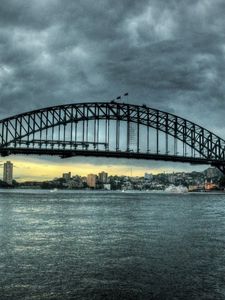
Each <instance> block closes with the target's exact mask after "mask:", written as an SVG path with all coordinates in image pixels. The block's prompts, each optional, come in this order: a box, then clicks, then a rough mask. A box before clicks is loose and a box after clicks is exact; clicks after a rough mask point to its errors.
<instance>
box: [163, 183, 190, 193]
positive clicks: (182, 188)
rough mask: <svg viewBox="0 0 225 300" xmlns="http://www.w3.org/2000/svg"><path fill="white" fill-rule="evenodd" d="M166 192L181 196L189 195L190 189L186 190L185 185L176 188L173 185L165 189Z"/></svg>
mask: <svg viewBox="0 0 225 300" xmlns="http://www.w3.org/2000/svg"><path fill="white" fill-rule="evenodd" d="M165 192H167V193H178V194H180V193H187V192H188V189H187V188H186V186H183V185H178V186H175V185H174V184H171V185H169V186H168V187H167V188H165Z"/></svg>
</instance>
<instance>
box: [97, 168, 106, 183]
mask: <svg viewBox="0 0 225 300" xmlns="http://www.w3.org/2000/svg"><path fill="white" fill-rule="evenodd" d="M98 180H99V182H100V183H107V181H108V173H106V172H104V171H103V172H101V173H99V174H98Z"/></svg>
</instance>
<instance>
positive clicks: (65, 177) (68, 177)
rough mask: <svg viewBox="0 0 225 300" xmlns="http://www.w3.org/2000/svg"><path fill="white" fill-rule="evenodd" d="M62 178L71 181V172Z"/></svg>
mask: <svg viewBox="0 0 225 300" xmlns="http://www.w3.org/2000/svg"><path fill="white" fill-rule="evenodd" d="M62 178H63V179H65V180H70V179H71V172H68V173H63V175H62Z"/></svg>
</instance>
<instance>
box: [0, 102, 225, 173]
mask: <svg viewBox="0 0 225 300" xmlns="http://www.w3.org/2000/svg"><path fill="white" fill-rule="evenodd" d="M10 154H38V155H42V154H44V155H58V156H60V157H63V158H64V157H71V156H100V157H117V158H119V157H125V158H135V159H153V160H164V161H174V162H189V163H192V164H210V165H212V166H215V167H217V168H218V169H219V170H220V171H221V172H222V173H223V174H225V140H223V139H222V138H220V137H218V136H217V135H215V134H213V133H212V132H210V131H209V130H207V129H205V128H203V127H201V126H199V125H197V124H195V123H193V122H191V121H188V120H186V119H184V118H181V117H179V116H176V115H174V114H170V113H167V112H163V111H160V110H157V109H153V108H150V107H147V106H146V105H142V106H140V105H133V104H126V103H118V102H114V101H111V102H90V103H74V104H68V105H59V106H52V107H47V108H43V109H38V110H33V111H29V112H25V113H22V114H18V115H15V116H11V117H9V118H6V119H3V120H0V155H1V156H8V155H10Z"/></svg>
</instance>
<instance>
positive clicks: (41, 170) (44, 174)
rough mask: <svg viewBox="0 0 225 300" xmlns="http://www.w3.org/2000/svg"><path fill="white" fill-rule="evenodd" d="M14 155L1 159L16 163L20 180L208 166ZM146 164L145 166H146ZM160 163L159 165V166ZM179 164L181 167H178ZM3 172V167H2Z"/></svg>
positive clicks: (137, 174)
mask: <svg viewBox="0 0 225 300" xmlns="http://www.w3.org/2000/svg"><path fill="white" fill-rule="evenodd" d="M12 158H13V157H11V156H9V157H8V158H7V159H6V160H3V158H2V159H1V163H4V162H6V161H7V160H10V161H12V162H13V164H14V179H15V180H17V181H18V182H20V181H26V180H37V181H39V180H50V179H52V178H54V177H57V176H61V174H63V173H67V172H68V170H69V171H70V172H71V173H73V174H77V175H80V176H85V175H87V174H89V173H93V174H98V173H99V172H101V171H102V170H104V171H105V172H107V173H109V174H110V175H120V176H122V175H124V176H131V174H132V176H142V175H143V174H144V173H146V172H147V173H153V174H159V173H164V172H166V173H173V172H179V171H180V172H189V171H190V172H191V171H203V170H204V169H206V168H207V167H208V166H207V165H206V166H204V165H203V166H200V167H199V166H193V165H189V164H179V163H174V165H173V167H172V166H171V165H170V164H169V163H164V165H165V166H166V165H167V167H161V166H160V164H159V163H157V162H153V161H149V162H148V164H149V167H147V166H146V161H141V162H142V164H143V165H142V164H141V166H139V164H140V161H139V160H138V161H136V165H128V164H125V163H126V161H127V163H128V162H130V160H125V159H122V161H123V164H121V163H120V162H118V160H117V163H115V165H112V164H110V165H105V164H101V162H100V159H99V164H91V159H89V161H90V162H88V163H86V164H84V163H79V162H76V161H74V160H75V159H73V158H72V159H68V160H60V159H58V162H57V161H50V162H48V161H47V163H46V161H44V162H43V160H39V159H36V158H35V159H31V161H27V160H26V159H21V160H18V159H12ZM144 165H145V167H144ZM157 165H158V166H157ZM177 165H179V166H180V167H177ZM0 170H2V172H3V169H0Z"/></svg>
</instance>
